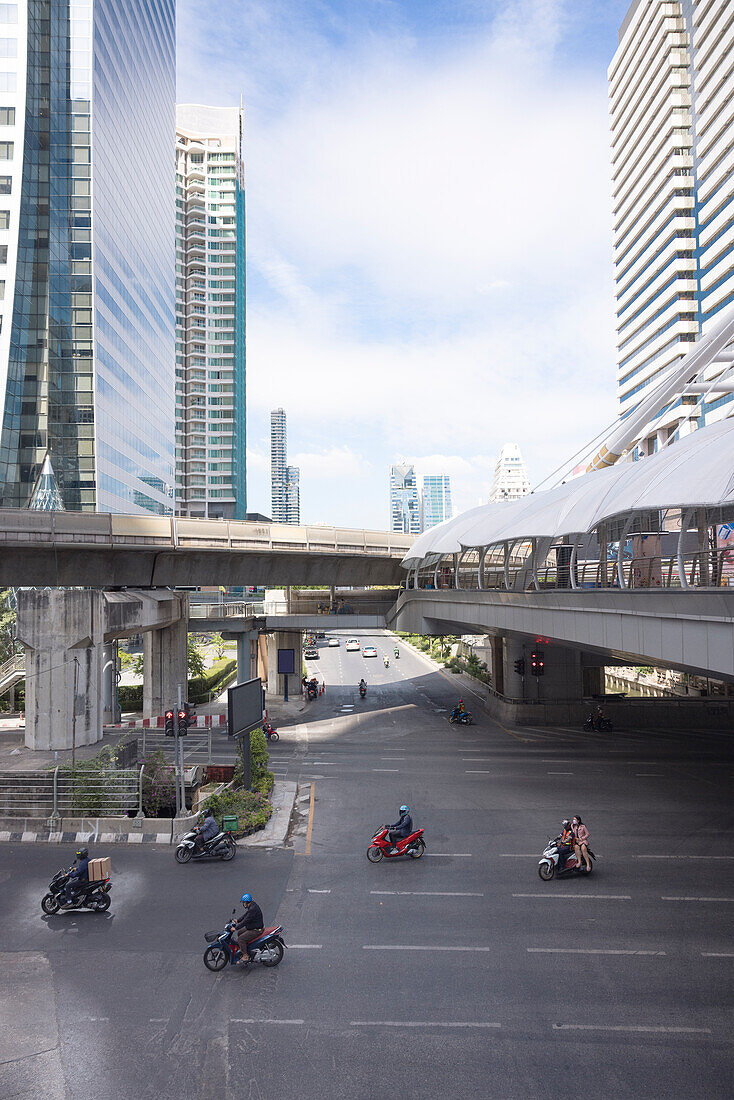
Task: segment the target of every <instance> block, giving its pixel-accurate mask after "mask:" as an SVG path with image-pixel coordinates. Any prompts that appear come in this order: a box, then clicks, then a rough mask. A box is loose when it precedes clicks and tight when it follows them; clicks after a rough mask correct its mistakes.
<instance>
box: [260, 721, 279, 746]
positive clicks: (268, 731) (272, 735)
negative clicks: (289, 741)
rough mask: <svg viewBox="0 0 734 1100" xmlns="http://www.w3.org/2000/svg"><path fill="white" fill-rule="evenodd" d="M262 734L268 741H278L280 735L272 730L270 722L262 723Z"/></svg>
mask: <svg viewBox="0 0 734 1100" xmlns="http://www.w3.org/2000/svg"><path fill="white" fill-rule="evenodd" d="M263 733H264V734H265V736H266V738H267V739H268V741H280V734H279V733H278V731H277V730H274V729H273V727H272V726H271V725H270V722H263Z"/></svg>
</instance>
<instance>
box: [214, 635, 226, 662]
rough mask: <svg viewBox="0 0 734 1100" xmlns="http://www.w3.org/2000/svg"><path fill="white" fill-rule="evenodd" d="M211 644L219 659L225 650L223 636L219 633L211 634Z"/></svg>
mask: <svg viewBox="0 0 734 1100" xmlns="http://www.w3.org/2000/svg"><path fill="white" fill-rule="evenodd" d="M211 644H212V645H213V646H214V652H215V653H216V655H217V658H218V659H219V660H220V661H221V659H222V657H223V656H224V654H225V652H226V650H227V645H226V642H225V641H224V638H223V637H222V635H221V634H212V638H211Z"/></svg>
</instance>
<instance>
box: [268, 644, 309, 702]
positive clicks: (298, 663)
mask: <svg viewBox="0 0 734 1100" xmlns="http://www.w3.org/2000/svg"><path fill="white" fill-rule="evenodd" d="M279 649H292V650H294V661H295V663H294V668H295V673H294V675H293V676H290V677H289V679H288V695H289V697H291V698H292V697H293V696H294V695H297V694H298V692H299V691H300V690H301V676H302V675H303V674H302V672H301V669H302V668H303V638H302V635H301V632H300V630H279V631H277V632H276V633H275V634H268V684H267V690H268V695H270V696H275V697H276V698H280V699H282V698H283V694H284V692H285V677H284V676H282V675H281V674H280V673H279V672H278V650H279Z"/></svg>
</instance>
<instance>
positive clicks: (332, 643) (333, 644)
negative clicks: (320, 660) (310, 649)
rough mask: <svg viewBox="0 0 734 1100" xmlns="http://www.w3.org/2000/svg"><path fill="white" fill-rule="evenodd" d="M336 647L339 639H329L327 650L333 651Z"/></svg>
mask: <svg viewBox="0 0 734 1100" xmlns="http://www.w3.org/2000/svg"><path fill="white" fill-rule="evenodd" d="M338 645H339V639H338V638H329V648H330V649H334V648H335V647H336V646H338Z"/></svg>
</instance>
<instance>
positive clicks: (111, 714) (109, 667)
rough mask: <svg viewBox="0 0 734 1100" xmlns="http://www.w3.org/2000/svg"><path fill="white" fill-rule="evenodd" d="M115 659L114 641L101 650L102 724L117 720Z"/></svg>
mask: <svg viewBox="0 0 734 1100" xmlns="http://www.w3.org/2000/svg"><path fill="white" fill-rule="evenodd" d="M116 659H117V647H116V645H115V643H114V642H109V643H108V644H107V645H106V646H104V648H103V650H102V722H103V724H104V725H112V724H113V723H114V722H116V721H117V716H116V715H115V679H116V676H117V669H116V667H115V661H116Z"/></svg>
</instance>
